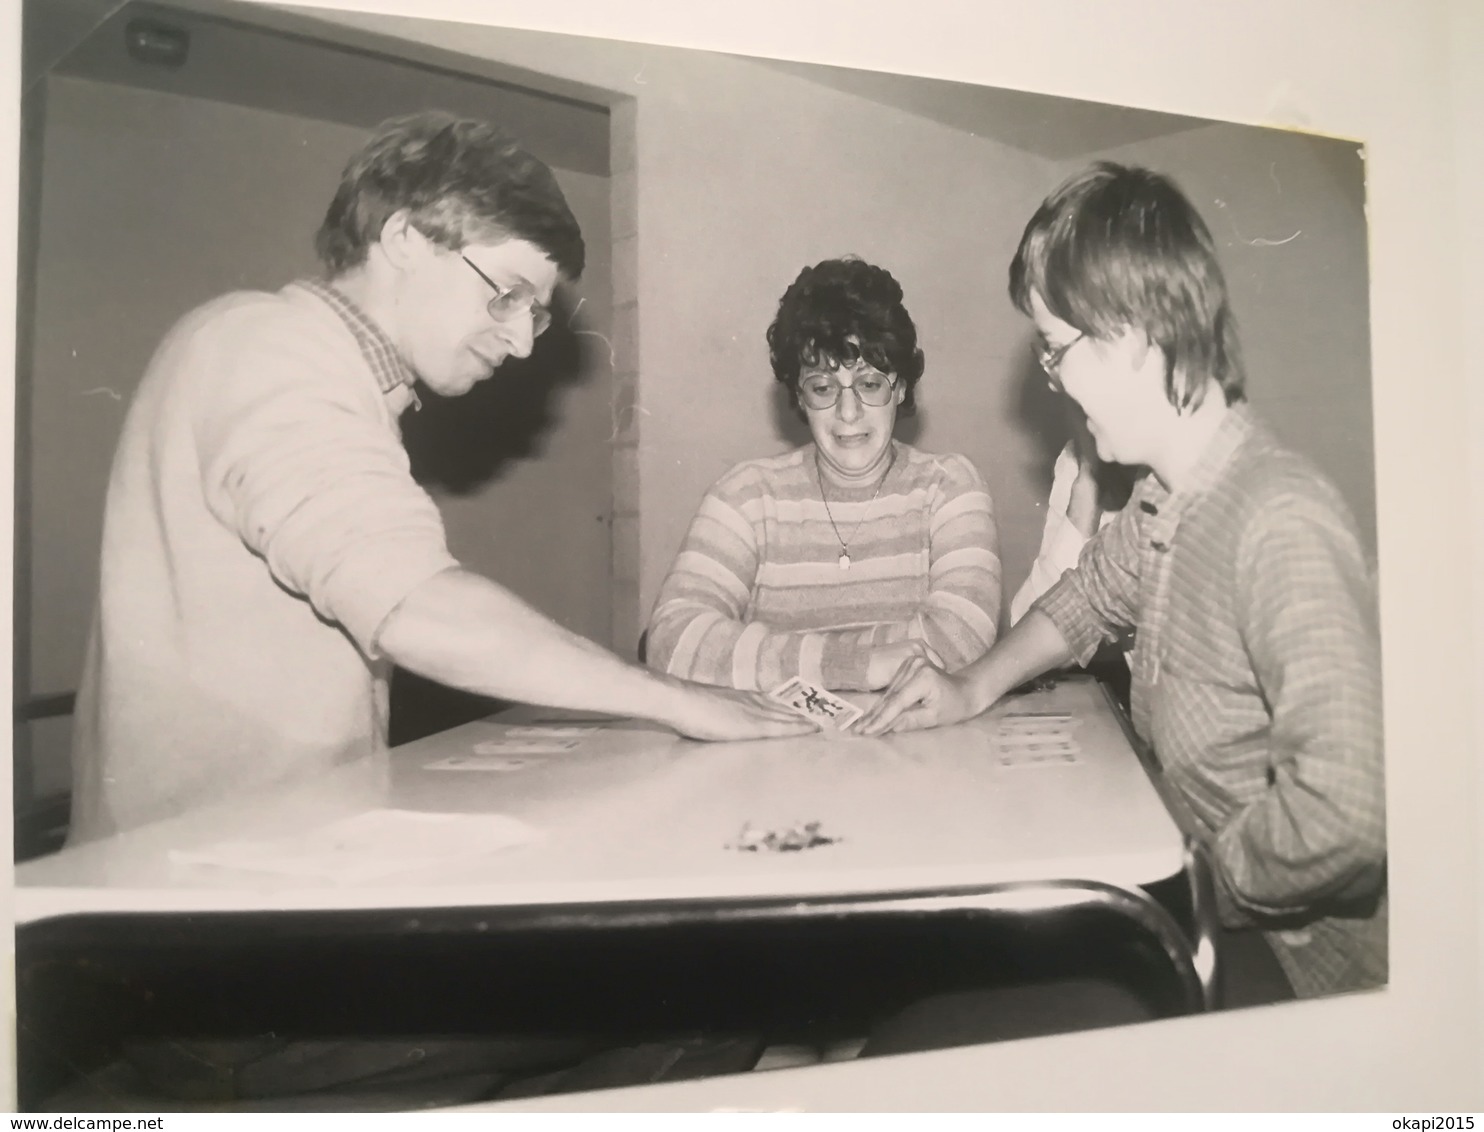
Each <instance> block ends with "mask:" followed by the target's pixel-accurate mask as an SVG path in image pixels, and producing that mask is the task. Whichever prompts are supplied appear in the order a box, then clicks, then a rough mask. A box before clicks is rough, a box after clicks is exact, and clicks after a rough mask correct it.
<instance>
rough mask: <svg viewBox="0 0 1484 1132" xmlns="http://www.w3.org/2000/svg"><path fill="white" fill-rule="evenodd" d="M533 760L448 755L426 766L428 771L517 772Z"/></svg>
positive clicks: (500, 756)
mask: <svg viewBox="0 0 1484 1132" xmlns="http://www.w3.org/2000/svg"><path fill="white" fill-rule="evenodd" d="M532 761H533V760H531V759H519V758H511V757H509V756H507V755H450V756H449V757H448V758H446V759H439V760H438V761H437V762H435V763H429V764H428V765H427V769H428V770H485V771H504V770H519V769H520V768H521V767H523V766H527V765H528V764H530V763H531V762H532Z"/></svg>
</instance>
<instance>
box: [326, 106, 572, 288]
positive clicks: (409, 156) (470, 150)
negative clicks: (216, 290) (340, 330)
mask: <svg viewBox="0 0 1484 1132" xmlns="http://www.w3.org/2000/svg"><path fill="white" fill-rule="evenodd" d="M404 208H405V209H407V211H408V213H409V216H410V218H411V220H412V225H413V227H415V228H416V229H417V230H418V231H420V232H421V233H422V234H423V235H425V236H427V237H428V238H429V239H431V240H432V241H433V242H434V243H437V244H440V245H442V246H443V247H445V248H449V249H451V250H454V251H457V250H458V249H460V248H462V247H463V246H464V245H465V244H469V243H474V242H479V243H497V242H499V241H501V240H505V239H511V238H514V239H518V240H525V241H527V242H529V243H531V244H534V245H535V246H536V247H538V248H540V249H541V250H542V251H543V252H545V253H546V254H547V256H549V257H550V258H551V260H552V262H553V263H555V264H556V265H557V268H558V270H559V271H560V272H561V273H562V275H564V276H565V277H566V278H567V279H569V280H575V279H577V278H578V277H579V276H581V275H582V268H583V264H584V260H585V258H586V249H585V247H584V245H583V242H582V232H581V230H580V229H579V228H578V226H577V221H576V219H575V218H574V217H573V216H572V211H571V209H569V208H568V207H567V200H566V198H565V197H564V196H563V195H562V190H561V189H560V188H559V187H558V186H557V182H556V178H555V177H554V176H553V175H552V172H551V170H550V169H549V168H547V167H546V165H545V164H543V163H542V162H541V161H540V160H538V159H537V158H536V157H534V156H532V155H531V154H530V153H528V152H526V150H524V149H522V148H521V146H520V145H519V144H517V143H516V141H515V140H514V139H513V138H511V137H510V136H509V135H507V134H505V133H503V132H502V131H500V130H499V129H497V128H496V127H494V126H491V125H489V124H488V123H486V122H480V121H477V120H475V119H471V118H459V117H456V116H455V115H453V114H448V113H445V112H443V111H439V110H430V111H424V112H422V113H419V114H409V115H407V116H406V117H404V118H393V119H391V120H389V121H386V122H383V123H382V124H381V125H380V126H379V127H378V128H377V130H376V133H375V135H374V136H373V137H372V138H371V140H370V141H368V142H367V143H366V145H365V146H364V147H363V148H362V149H361V151H360V152H359V153H357V154H356V155H355V156H354V157H352V158H351V159H350V163H349V164H348V165H346V167H345V172H344V174H343V175H342V177H341V179H340V187H339V189H338V191H337V192H336V193H335V199H334V200H332V201H331V202H330V207H329V210H328V212H327V213H326V214H325V219H324V223H323V224H322V225H321V226H320V230H319V232H318V234H317V235H316V236H315V250H316V251H317V252H318V253H319V257H320V260H321V262H323V263H324V265H325V267H326V268H327V269H328V270H329V272H330V274H331V275H338V274H341V273H342V272H345V271H348V270H350V269H351V268H354V267H358V266H360V265H361V264H362V263H364V262H365V261H366V252H367V250H368V249H369V248H370V247H371V245H372V244H374V243H375V242H376V241H377V240H378V239H380V237H381V229H382V226H383V225H384V224H386V222H387V218H388V217H390V216H391V215H392V213H394V212H396V211H398V210H399V209H404Z"/></svg>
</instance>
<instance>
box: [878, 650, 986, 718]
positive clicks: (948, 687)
mask: <svg viewBox="0 0 1484 1132" xmlns="http://www.w3.org/2000/svg"><path fill="white" fill-rule="evenodd" d="M973 714H975V712H974V706H973V704H972V702H971V700H970V697H969V694H968V689H967V688H966V687H965V685H964V683H963V681H962V680H961V679H959V678H958V677H955V676H950V675H949V674H948V673H946V672H944V671H943V670H942V669H940V668H937V667H934V666H933V665H932V664H930V663H929V662H928V661H927V660H926V659H925V658H923V657H914V658H913V659H911V660H909V661H907V662H906V663H905V664H903V665H902V667H901V668H900V669H899V670H898V671H897V674H896V676H894V677H893V678H892V681H891V683H890V684H889V685H888V686H887V689H886V692H885V694H884V695H883V696H882V698H881V701H880V702H879V703H877V704H876V705H875V706H874V707H872V708H871V710H870V711H868V712H867V713H866V714H865V715H864V716H862V717H861V718H860V719H859V720H857V721H856V723H855V726H854V728H853V730H854V731H856V732H857V733H858V734H861V735H884V734H886V733H887V732H888V731H916V730H919V729H921V728H924V727H942V726H945V725H946V724H950V723H958V722H959V721H960V720H964V719H968V718H969V717H970V716H971V715H973Z"/></svg>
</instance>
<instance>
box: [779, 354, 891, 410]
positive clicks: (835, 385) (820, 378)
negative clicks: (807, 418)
mask: <svg viewBox="0 0 1484 1132" xmlns="http://www.w3.org/2000/svg"><path fill="white" fill-rule="evenodd" d="M842 368H843V369H844V371H845V372H847V373H850V374H852V375H853V376H854V380H853V381H852V382H851V384H850V385H848V386H845V385H841V384H840V382H839V381H838V380H837V379H836V378H835V377H834V376H833V375H832V374H828V373H818V372H815V373H806V374H804V375H803V376H801V377H800V378H799V400H800V401H802V402H803V403H804V406H805V408H809V409H833V408H834V407H835V402H836V401H838V400H840V390H842V389H853V390H854V391H855V395H856V397H858V398H859V399H860V403H861V404H862V405H870V406H872V407H875V408H879V407H880V406H882V405H885V404H886V403H887V402H888V401H890V400H891V395H892V391H893V390H894V389H895V388H896V382H895V381H893V380H892V379H891V378H890V377H888V376H887V375H886V374H884V373H882V372H881V371H880V370H877V369H872V368H871V367H870V366H868V365H866V364H865V363H864V362H857V363H856V364H855V365H853V366H846V367H842Z"/></svg>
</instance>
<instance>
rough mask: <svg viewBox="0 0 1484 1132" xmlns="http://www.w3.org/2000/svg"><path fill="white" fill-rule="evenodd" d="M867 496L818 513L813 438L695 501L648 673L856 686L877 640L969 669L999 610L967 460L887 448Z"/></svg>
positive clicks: (986, 515) (990, 525) (842, 495)
mask: <svg viewBox="0 0 1484 1132" xmlns="http://www.w3.org/2000/svg"><path fill="white" fill-rule="evenodd" d="M874 490H875V488H874V485H870V486H864V487H861V488H857V489H854V490H842V489H839V488H833V487H832V488H831V489H830V494H829V512H827V511H826V509H825V503H824V500H823V497H822V496H821V493H820V481H819V473H818V470H817V466H816V463H815V453H814V446H813V445H812V444H811V445H806V446H804V447H803V448H799V449H796V450H795V451H793V452H789V453H786V454H784V455H782V456H774V457H769V458H766V459H761V460H749V461H747V462H745V463H742V464H739V465H737V466H736V467H735V468H733V469H732V470H731V471H730V472H728V473H727V474H726V475H724V476H723V477H722V478H721V479H720V480H719V481H717V483H716V484H715V485H714V486H713V487H712V488H711V490H710V491H709V492H707V494H706V497H705V499H704V500H702V502H701V506H700V509H699V510H698V511H697V512H696V517H695V518H694V519H693V520H692V522H691V526H690V531H689V533H688V534H687V535H686V538H685V543H684V545H683V546H682V547H681V548H680V553H679V554H678V555H676V557H675V561H674V563H672V564H671V566H670V573H669V574H668V576H667V577H666V578H665V581H664V583H663V585H661V587H660V592H659V597H658V599H657V600H656V603H655V609H654V614H653V616H652V617H651V618H650V622H649V635H648V650H649V651H648V660H649V663H650V664H651V665H652V666H653V667H655V668H658V669H661V670H663V671H665V672H668V673H670V674H672V675H675V676H682V677H685V678H686V679H690V680H698V681H701V682H703V683H708V684H719V685H724V686H730V687H735V688H746V689H757V690H764V691H766V690H769V689H772V688H774V687H777V686H778V685H779V684H781V683H783V682H784V681H785V680H787V679H789V678H790V677H793V676H800V677H802V678H803V679H805V680H808V681H810V682H811V683H815V684H820V685H823V686H824V687H827V688H834V689H838V690H841V691H851V690H856V691H859V690H865V689H866V688H867V685H868V681H867V678H866V671H867V666H868V664H869V661H870V655H871V651H872V649H873V648H875V647H877V646H880V645H887V644H893V643H899V642H902V641H905V640H909V639H910V640H921V641H925V642H926V643H927V644H929V645H930V646H932V647H933V648H934V649H936V650H937V651H938V653H939V654H940V655H941V656H942V657H943V659H944V660H945V661H946V662H947V663H948V665H949V667H950V668H953V669H957V668H961V667H962V666H964V665H966V664H968V663H969V662H971V661H973V660H975V659H977V658H978V657H979V656H980V655H982V654H983V653H984V651H985V650H986V649H988V648H989V646H990V645H991V644H992V643H993V642H994V639H995V632H996V628H997V626H998V623H999V613H1000V560H999V555H998V548H997V536H996V531H995V521H994V506H993V503H992V502H991V500H990V496H989V490H988V488H986V487H985V484H984V480H983V479H982V478H981V477H980V475H979V472H978V471H977V470H976V469H975V467H974V465H973V464H971V463H970V462H969V461H968V460H967V459H966V458H965V457H963V456H959V455H942V456H936V455H931V454H928V453H925V452H919V451H917V450H916V449H914V448H911V447H908V446H907V445H905V444H897V445H896V461H895V463H894V465H893V466H892V468H891V471H890V473H889V474H888V476H887V479H886V481H885V483H884V484H883V485H882V489H881V493H880V495H879V496H877V497H876V498H875V499H874V501H873V500H872V498H871V496H872V492H873V491H874ZM831 514H833V516H834V524H835V526H838V528H839V532H840V536H841V537H843V538H844V539H846V540H847V541H848V544H849V548H850V568H849V570H848V571H847V570H842V569H841V568H840V564H839V558H840V539H839V538H837V537H836V534H835V526H832V525H831V522H830V515H831ZM857 524H859V529H857Z"/></svg>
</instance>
